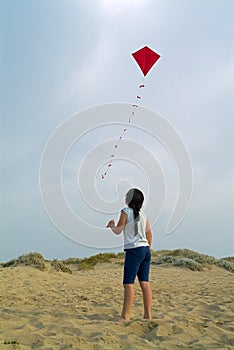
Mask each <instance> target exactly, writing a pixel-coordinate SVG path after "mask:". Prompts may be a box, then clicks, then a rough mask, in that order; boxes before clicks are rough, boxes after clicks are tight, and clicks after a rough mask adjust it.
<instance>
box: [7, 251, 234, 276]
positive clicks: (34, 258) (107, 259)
mask: <svg viewBox="0 0 234 350" xmlns="http://www.w3.org/2000/svg"><path fill="white" fill-rule="evenodd" d="M123 260H124V253H119V254H114V253H100V254H97V255H93V256H91V257H88V258H84V259H80V258H68V259H66V260H58V259H55V260H52V261H50V260H46V259H45V258H44V257H43V256H42V255H41V254H40V253H36V252H35V253H28V254H24V255H21V256H20V257H18V258H17V259H12V260H10V261H8V262H5V263H1V267H14V266H19V265H23V266H31V267H35V268H37V269H40V270H42V271H44V270H48V269H49V268H53V269H54V270H56V271H60V272H66V273H70V274H71V273H72V272H73V271H81V270H89V269H93V268H94V266H95V265H96V264H98V263H111V262H115V263H116V264H122V263H123ZM152 264H154V265H161V266H168V265H171V266H175V267H184V268H188V269H190V270H192V271H202V270H203V269H204V268H210V267H211V266H212V265H217V266H219V267H220V268H224V269H226V270H228V271H230V272H234V257H227V258H222V259H216V258H214V257H212V256H210V255H206V254H200V253H197V252H194V251H192V250H189V249H177V250H161V251H152Z"/></svg>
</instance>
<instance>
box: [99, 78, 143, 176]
mask: <svg viewBox="0 0 234 350" xmlns="http://www.w3.org/2000/svg"><path fill="white" fill-rule="evenodd" d="M144 81H145V76H144V77H143V79H142V82H141V84H140V85H138V92H137V95H136V98H135V102H134V103H133V104H132V108H131V113H130V116H129V118H128V124H131V123H132V119H134V117H135V115H136V109H137V108H138V107H139V105H138V101H139V100H141V92H142V89H143V88H144V87H145V84H144ZM126 132H127V127H124V128H123V130H122V132H121V134H120V136H119V137H118V139H117V140H116V143H115V145H114V148H113V151H112V153H111V155H110V160H109V161H108V164H107V166H106V169H105V171H104V172H103V173H102V175H101V177H102V179H103V180H104V179H105V177H106V175H107V173H108V171H109V169H110V168H111V167H112V164H113V159H114V158H115V155H116V152H117V149H118V147H119V144H120V142H121V141H122V140H123V138H124V135H125V133H126Z"/></svg>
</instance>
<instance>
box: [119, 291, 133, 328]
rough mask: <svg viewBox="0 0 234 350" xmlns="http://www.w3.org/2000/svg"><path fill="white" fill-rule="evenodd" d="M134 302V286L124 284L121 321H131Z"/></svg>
mask: <svg viewBox="0 0 234 350" xmlns="http://www.w3.org/2000/svg"><path fill="white" fill-rule="evenodd" d="M133 301H134V284H124V303H123V310H122V314H121V319H120V321H125V322H128V321H130V312H131V308H132V304H133Z"/></svg>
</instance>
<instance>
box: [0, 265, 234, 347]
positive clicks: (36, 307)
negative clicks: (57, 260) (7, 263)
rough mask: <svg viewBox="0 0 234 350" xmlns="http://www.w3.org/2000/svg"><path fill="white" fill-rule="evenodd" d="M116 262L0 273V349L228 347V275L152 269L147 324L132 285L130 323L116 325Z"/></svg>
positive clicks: (233, 329) (233, 336)
mask: <svg viewBox="0 0 234 350" xmlns="http://www.w3.org/2000/svg"><path fill="white" fill-rule="evenodd" d="M122 269H123V266H122V265H120V264H119V263H116V262H112V263H99V264H98V265H96V266H95V268H94V269H93V270H90V271H77V272H74V273H73V274H68V273H63V272H57V271H54V270H52V269H50V270H47V271H40V270H38V269H35V268H32V267H26V266H17V267H7V268H1V271H0V273H1V289H2V290H1V337H0V349H5V350H7V349H43V350H49V349H51V350H52V349H59V350H65V349H76V350H78V349H80V350H83V349H84V350H93V349H100V350H101V349H102V350H103V349H104V350H105V349H106V350H108V349H112V350H115V349H126V350H138V349H139V350H140V349H160V350H175V349H184V350H185V349H186V350H188V349H194V350H198V349H201V350H202V349H210V350H215V349H234V324H233V290H234V288H233V274H232V273H230V272H228V271H226V270H224V269H222V268H219V267H217V266H212V267H211V268H210V269H207V270H205V271H196V272H194V271H191V270H188V269H185V268H180V267H172V266H170V267H167V266H164V265H161V266H155V265H152V267H151V286H152V290H153V308H152V320H151V321H144V320H142V313H143V307H142V300H141V292H140V288H139V285H138V283H136V285H135V291H136V293H135V302H134V306H133V309H132V319H131V322H129V323H126V324H124V323H117V322H115V320H116V317H118V316H119V315H120V312H121V307H122V300H123V287H122Z"/></svg>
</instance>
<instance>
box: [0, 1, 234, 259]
mask: <svg viewBox="0 0 234 350" xmlns="http://www.w3.org/2000/svg"><path fill="white" fill-rule="evenodd" d="M0 4H1V5H0V6H1V9H0V12H1V20H0V22H1V66H0V68H1V95H2V99H1V144H2V145H1V150H2V152H1V156H2V166H1V192H2V195H1V197H2V198H3V199H2V201H1V242H2V243H1V260H7V259H11V258H14V257H15V256H18V255H20V254H23V253H26V252H29V251H39V252H41V253H42V254H43V255H44V256H45V257H47V258H66V257H69V256H81V257H82V256H88V255H91V254H95V253H97V252H101V251H103V250H101V249H100V248H96V249H95V248H90V247H87V246H83V245H80V244H77V243H75V242H73V241H71V240H70V239H68V238H67V237H66V236H64V235H63V234H61V233H60V232H59V231H58V230H57V229H56V227H55V226H54V225H53V224H52V222H51V221H50V219H49V217H48V216H47V214H46V211H45V208H44V206H43V203H42V200H41V196H40V187H39V166H40V160H41V156H42V152H43V149H44V147H45V145H46V143H47V141H48V139H49V138H50V136H51V134H52V133H53V132H54V130H55V129H56V128H57V127H58V125H59V124H61V123H63V122H64V121H65V120H66V119H67V118H68V117H70V116H71V115H74V114H75V113H78V112H79V111H82V110H84V109H87V108H90V107H92V106H95V105H101V104H107V103H111V102H126V103H132V102H133V101H134V100H135V95H136V91H137V86H138V85H139V83H140V82H141V80H142V75H141V72H140V70H139V68H138V67H137V65H136V63H135V62H134V60H133V59H132V57H131V53H132V52H134V51H136V50H138V49H140V48H141V47H143V46H145V45H148V46H149V47H151V48H152V49H153V50H155V51H156V52H158V53H159V54H160V55H161V58H160V60H159V61H158V63H157V64H156V65H155V66H154V68H153V69H152V71H150V73H149V74H148V75H147V77H146V80H145V83H146V88H145V89H144V91H143V98H142V102H141V103H142V105H143V106H145V107H147V108H150V109H152V110H155V111H156V112H158V113H159V114H160V115H162V116H163V117H164V118H165V119H166V120H168V122H169V123H171V124H172V125H173V127H174V128H175V130H177V132H178V133H179V134H180V136H181V138H182V139H183V141H184V144H185V146H186V148H187V150H188V152H189V154H190V157H191V162H192V167H193V195H192V200H191V203H190V207H189V209H188V212H187V214H186V216H185V218H184V220H183V221H182V223H181V224H180V225H179V227H178V228H177V229H176V230H175V231H174V232H173V233H172V234H171V235H166V233H165V223H166V222H167V221H168V215H170V211H171V207H172V206H173V203H174V199H175V198H174V197H173V193H175V192H176V185H177V183H176V180H175V179H174V176H176V173H175V169H174V166H173V164H172V163H170V161H169V159H167V157H168V155H167V154H166V152H165V149H163V147H161V145H160V144H159V143H157V142H156V141H155V140H153V139H150V136H147V135H143V134H139V133H138V131H137V130H132V133H130V134H129V136H128V137H129V138H130V139H131V140H132V141H134V140H135V141H139V139H140V140H141V141H142V143H144V144H145V145H146V147H148V149H149V150H150V152H152V154H154V153H157V157H159V163H160V166H161V167H162V168H164V167H165V169H164V171H165V173H166V175H167V184H168V186H169V198H168V202H167V205H166V206H165V210H164V212H163V214H162V216H161V217H160V219H159V220H158V221H157V223H156V225H154V227H153V233H154V241H153V248H154V249H175V248H190V249H194V250H197V251H201V252H204V253H207V254H211V255H214V256H216V257H222V256H227V255H233V248H234V241H233V224H234V222H233V221H234V220H233V209H234V193H233V159H232V158H233V154H232V153H233V146H234V145H233V136H232V134H233V126H234V122H233V117H234V107H233V91H234V48H233V47H234V46H233V40H234V24H233V13H234V2H233V1H232V0H206V1H201V0H196V1H195V0H194V1H192V0H188V1H185V0H155V1H153V0H148V1H147V0H125V1H124V2H120V1H117V0H116V1H115V0H96V1H95V0H85V1H82V0H71V1H69V2H68V1H64V0H63V1H62V0H49V1H48V0H40V1H30V0H21V1H16V0H0ZM113 118H114V120H113ZM127 118H128V116H127V115H126V120H127ZM110 121H111V122H113V121H116V123H118V116H116V113H114V111H113V114H112V115H110ZM91 124H92V120H91ZM145 127H146V128H147V125H146V126H145ZM133 129H134V128H133ZM118 134H119V131H118V129H117V128H113V127H112V128H109V129H108V128H106V129H105V128H104V127H102V128H101V129H100V130H97V129H96V130H93V131H92V132H90V133H89V134H88V135H86V138H85V137H84V138H83V139H81V140H80V141H77V142H76V144H74V147H73V148H72V149H71V152H70V153H69V154H68V156H67V159H66V162H65V165H66V167H65V170H64V172H65V175H64V188H65V190H66V191H67V197H68V198H69V199H70V201H71V203H73V205H74V207H75V206H76V208H74V210H77V211H79V213H81V214H82V216H83V217H85V220H86V221H87V220H90V223H91V224H92V225H97V226H98V227H101V225H102V223H103V225H105V222H106V221H108V219H110V218H112V217H110V215H109V216H108V215H101V214H100V215H98V212H97V211H96V212H95V213H93V212H90V208H89V207H88V206H87V205H86V204H87V203H85V202H84V201H82V199H81V197H80V196H78V191H77V188H76V186H77V182H76V180H77V169H78V168H79V166H80V163H81V162H82V159H84V158H85V157H86V156H87V153H88V152H89V151H90V150H91V148H97V147H98V146H99V145H100V143H102V142H105V141H107V140H110V139H113V138H115V137H118ZM88 146H89V147H88ZM139 157H140V155H139ZM105 160H106V159H103V162H104V161H105ZM129 164H130V163H129ZM129 164H128V166H127V167H125V166H126V164H124V163H123V162H122V163H121V161H120V162H119V164H118V166H116V167H115V169H114V170H113V174H110V177H109V178H110V179H112V180H111V181H110V180H109V182H108V191H105V190H103V187H102V190H100V189H99V190H100V191H103V193H102V194H103V196H105V195H107V197H108V196H109V197H110V198H111V199H113V198H114V197H115V196H116V188H115V182H116V181H117V182H118V181H119V180H121V176H122V177H123V175H121V174H123V172H124V178H127V179H128V180H129V182H131V183H133V184H135V183H136V181H135V178H136V176H135V173H134V171H135V169H134V167H133V168H131V166H130V165H129ZM147 171H151V169H150V165H149V168H148V169H147ZM147 171H146V173H147ZM88 175H89V174H87V176H88ZM137 178H138V180H137V185H138V184H139V186H141V187H142V188H143V189H146V187H147V186H146V183H145V178H144V176H143V175H142V174H141V172H139V174H138V175H137ZM146 180H147V179H146ZM146 182H147V181H146ZM155 186H157V184H155ZM76 191H77V192H76ZM105 192H108V193H105ZM120 192H121V191H120ZM146 192H147V191H146ZM123 194H124V193H123ZM170 194H171V196H170ZM110 198H109V199H110ZM107 200H108V198H107ZM122 201H123V205H124V196H123V200H122ZM155 207H157V198H155ZM120 209H121V207H120ZM156 215H157V214H156ZM114 218H115V219H116V220H117V218H118V215H117V214H116V215H115V216H114ZM79 229H80V230H81V227H77V230H78V231H79ZM102 231H103V232H102ZM87 234H88V232H87ZM99 234H100V236H98V235H99ZM82 235H84V232H82V233H81V236H82ZM105 235H108V236H106V237H108V238H107V240H109V241H110V246H112V245H115V243H116V244H117V245H120V244H121V242H122V237H113V236H110V235H111V233H109V231H108V230H104V229H103V230H101V228H100V232H99V229H97V236H95V239H94V244H93V245H94V246H95V244H96V242H98V240H99V237H100V240H104V239H105ZM81 241H82V239H81ZM97 245H98V244H97ZM99 246H102V242H100V244H99ZM112 250H113V249H109V251H112ZM119 250H121V248H118V249H117V250H116V251H119ZM105 251H106V250H105Z"/></svg>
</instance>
